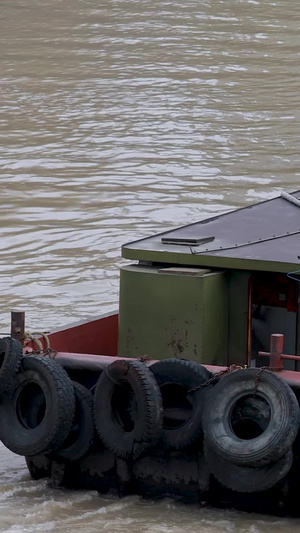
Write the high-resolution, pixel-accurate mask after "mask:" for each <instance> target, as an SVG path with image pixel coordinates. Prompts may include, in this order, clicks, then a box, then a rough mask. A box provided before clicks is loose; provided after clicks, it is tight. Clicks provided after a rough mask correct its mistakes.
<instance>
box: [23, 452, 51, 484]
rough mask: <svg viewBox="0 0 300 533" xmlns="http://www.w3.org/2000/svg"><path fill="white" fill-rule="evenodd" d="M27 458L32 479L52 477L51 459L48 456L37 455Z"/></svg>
mask: <svg viewBox="0 0 300 533" xmlns="http://www.w3.org/2000/svg"><path fill="white" fill-rule="evenodd" d="M25 460H26V465H27V468H28V471H29V474H30V476H31V477H32V479H35V480H38V479H43V478H45V477H50V473H51V460H50V459H49V458H48V457H45V456H44V455H36V456H35V457H25Z"/></svg>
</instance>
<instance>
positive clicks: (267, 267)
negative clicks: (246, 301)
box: [122, 245, 299, 274]
mask: <svg viewBox="0 0 300 533" xmlns="http://www.w3.org/2000/svg"><path fill="white" fill-rule="evenodd" d="M122 257H124V258H126V259H131V260H139V261H148V262H155V263H156V262H157V263H159V262H164V263H171V264H172V263H175V264H178V265H190V266H195V267H199V268H219V269H222V268H228V269H234V270H247V271H248V270H251V271H260V272H278V273H284V274H287V273H288V272H292V271H293V270H296V269H297V268H298V269H299V261H298V262H297V263H296V262H295V263H290V262H289V263H285V262H283V261H261V260H255V259H236V258H233V257H221V256H220V255H218V256H217V255H215V256H214V255H210V256H209V255H205V256H204V255H195V254H191V253H190V251H189V249H188V248H187V249H186V251H185V252H181V253H179V252H175V251H160V250H155V251H154V250H142V249H134V248H131V247H129V245H126V246H123V247H122ZM283 259H284V256H283Z"/></svg>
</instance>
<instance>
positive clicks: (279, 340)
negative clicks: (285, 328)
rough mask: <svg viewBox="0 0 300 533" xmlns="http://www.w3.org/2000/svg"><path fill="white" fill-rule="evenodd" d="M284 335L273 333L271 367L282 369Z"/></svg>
mask: <svg viewBox="0 0 300 533" xmlns="http://www.w3.org/2000/svg"><path fill="white" fill-rule="evenodd" d="M283 342H284V335H282V333H273V334H272V335H271V347H270V366H271V367H275V368H282V360H281V355H282V353H283Z"/></svg>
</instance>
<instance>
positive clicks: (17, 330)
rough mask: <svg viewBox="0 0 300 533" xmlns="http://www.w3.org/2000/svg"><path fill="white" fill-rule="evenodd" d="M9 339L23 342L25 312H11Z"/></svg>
mask: <svg viewBox="0 0 300 533" xmlns="http://www.w3.org/2000/svg"><path fill="white" fill-rule="evenodd" d="M10 334H11V337H13V338H14V339H17V340H18V341H20V342H23V340H24V337H25V311H12V312H11V331H10Z"/></svg>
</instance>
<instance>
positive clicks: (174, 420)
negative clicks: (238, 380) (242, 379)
mask: <svg viewBox="0 0 300 533" xmlns="http://www.w3.org/2000/svg"><path fill="white" fill-rule="evenodd" d="M150 370H151V371H152V372H153V374H154V376H155V379H156V381H157V384H158V386H159V388H160V392H161V396H162V402H163V410H164V411H163V431H162V435H161V440H162V443H163V445H164V447H165V448H170V449H175V450H180V449H182V448H185V447H186V446H190V445H191V444H193V443H194V442H196V441H197V440H198V439H199V437H201V436H202V435H203V428H202V413H203V407H204V403H205V401H206V400H207V397H208V395H209V394H210V393H211V390H212V388H213V385H207V386H205V387H203V388H202V389H199V390H197V391H195V392H193V393H188V391H189V389H192V388H194V387H197V386H198V385H201V384H204V383H205V382H206V381H208V380H209V379H210V378H211V376H212V374H211V373H210V372H209V371H208V370H207V369H206V368H205V367H204V366H202V365H199V364H198V363H196V362H195V361H186V360H185V359H176V358H171V359H164V360H161V361H158V362H157V363H154V364H153V365H151V366H150Z"/></svg>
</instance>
